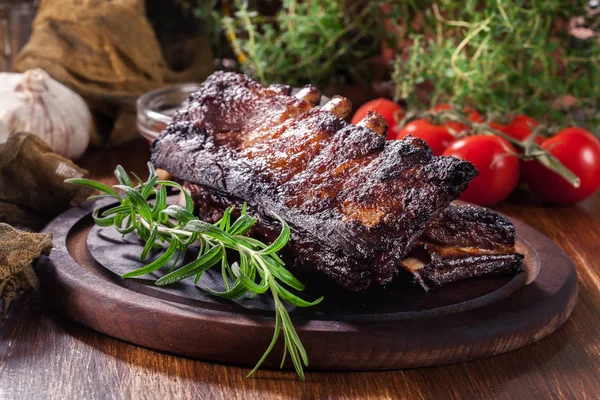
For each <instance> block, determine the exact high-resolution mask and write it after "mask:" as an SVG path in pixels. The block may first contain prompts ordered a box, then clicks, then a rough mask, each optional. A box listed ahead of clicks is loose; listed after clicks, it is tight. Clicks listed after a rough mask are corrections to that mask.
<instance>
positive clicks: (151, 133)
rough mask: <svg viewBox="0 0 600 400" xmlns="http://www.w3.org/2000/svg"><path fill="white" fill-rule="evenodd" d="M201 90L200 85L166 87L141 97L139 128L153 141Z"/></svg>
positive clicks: (138, 116)
mask: <svg viewBox="0 0 600 400" xmlns="http://www.w3.org/2000/svg"><path fill="white" fill-rule="evenodd" d="M199 88H200V83H184V84H179V85H171V86H166V87H163V88H160V89H156V90H152V91H150V92H148V93H144V94H143V95H141V96H140V97H139V98H138V100H137V103H136V108H137V128H138V130H139V131H140V133H141V134H142V136H143V137H145V138H146V139H147V140H148V141H150V142H151V141H152V140H154V139H156V138H157V137H158V135H160V134H161V132H162V131H163V130H164V129H165V128H166V127H167V125H168V124H169V122H171V119H172V118H173V114H175V112H176V111H177V110H178V109H179V108H180V107H181V105H182V104H183V102H184V101H185V100H186V99H187V98H188V97H189V96H190V95H191V94H192V93H194V92H195V91H197V90H198V89H199Z"/></svg>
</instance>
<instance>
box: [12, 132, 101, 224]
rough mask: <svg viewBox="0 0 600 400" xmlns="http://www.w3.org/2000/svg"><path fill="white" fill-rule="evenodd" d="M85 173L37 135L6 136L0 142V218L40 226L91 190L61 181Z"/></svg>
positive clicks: (82, 199)
mask: <svg viewBox="0 0 600 400" xmlns="http://www.w3.org/2000/svg"><path fill="white" fill-rule="evenodd" d="M86 175H87V171H86V170H84V169H82V168H80V167H78V166H77V165H76V164H74V163H73V162H72V161H70V160H68V159H66V158H64V157H61V156H59V155H58V154H55V153H53V152H52V150H51V149H50V146H48V145H47V144H46V143H45V142H44V141H42V140H41V139H40V138H39V137H37V136H35V135H32V134H30V133H22V132H20V133H15V134H13V135H11V136H9V138H8V141H7V142H6V143H5V144H3V145H0V222H7V223H9V224H11V225H13V226H19V227H27V228H29V229H32V230H39V229H41V228H42V227H43V226H44V225H45V224H46V223H47V222H48V221H49V220H50V219H52V218H54V217H55V216H56V215H58V214H59V213H61V212H63V211H65V210H66V209H68V208H70V207H72V206H74V205H78V204H81V203H82V202H84V201H85V199H86V198H87V197H88V196H89V195H90V194H91V192H92V191H91V190H90V189H87V188H84V187H81V186H75V185H71V184H67V183H65V182H64V180H65V179H67V178H81V177H83V176H86Z"/></svg>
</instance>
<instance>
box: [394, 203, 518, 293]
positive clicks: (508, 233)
mask: <svg viewBox="0 0 600 400" xmlns="http://www.w3.org/2000/svg"><path fill="white" fill-rule="evenodd" d="M515 239H516V234H515V227H514V225H513V224H512V223H511V222H510V221H509V220H508V219H506V218H505V217H503V216H501V215H498V214H496V213H494V212H492V211H490V210H486V209H483V208H477V207H472V206H452V205H451V206H449V207H448V208H446V209H445V210H444V211H443V213H442V215H441V216H440V217H439V218H438V219H437V220H435V221H434V222H432V223H431V224H430V225H429V227H428V229H427V230H426V231H425V233H424V234H423V235H422V236H421V238H420V239H419V240H418V241H417V243H416V244H415V246H414V248H413V249H412V250H411V252H410V253H409V254H408V256H407V257H406V258H405V259H404V260H403V261H402V266H403V267H404V268H405V269H406V270H408V271H409V272H411V273H412V274H413V275H414V276H415V279H416V280H417V281H418V282H419V283H420V284H421V286H423V288H424V289H425V290H429V289H431V288H434V287H438V286H442V285H445V284H447V283H450V282H454V281H458V280H462V279H466V278H473V277H485V276H493V275H500V274H511V273H517V272H520V271H522V269H521V261H522V259H523V256H522V255H521V254H518V253H517V252H516V251H515Z"/></svg>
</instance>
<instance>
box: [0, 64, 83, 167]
mask: <svg viewBox="0 0 600 400" xmlns="http://www.w3.org/2000/svg"><path fill="white" fill-rule="evenodd" d="M0 121H2V122H4V124H5V125H6V128H7V129H8V132H9V134H12V133H14V132H19V131H25V132H31V133H33V134H35V135H38V136H39V137H40V138H42V140H44V141H45V142H46V143H48V144H49V145H50V147H51V148H52V150H53V151H54V152H55V153H58V154H60V155H62V156H65V157H67V158H70V159H77V158H79V157H81V155H82V154H83V152H84V151H85V149H86V148H87V146H88V144H89V141H90V131H91V129H92V116H91V114H90V110H89V108H88V106H87V104H86V103H85V101H84V100H83V99H82V98H81V96H79V95H78V94H77V93H75V92H74V91H72V90H71V89H69V88H68V87H66V86H65V85H63V84H62V83H60V82H58V81H56V80H54V79H52V78H51V77H50V75H48V74H47V73H46V71H44V70H41V69H33V70H29V71H26V72H25V73H23V74H16V73H0ZM7 137H8V136H7V135H2V133H1V132H0V143H1V142H4V141H5V140H6V138H7Z"/></svg>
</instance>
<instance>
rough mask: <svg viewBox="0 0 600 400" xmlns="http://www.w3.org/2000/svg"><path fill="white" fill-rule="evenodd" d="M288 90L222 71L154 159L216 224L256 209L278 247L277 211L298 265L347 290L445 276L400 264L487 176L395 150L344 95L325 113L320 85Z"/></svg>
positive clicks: (289, 255) (428, 264)
mask: <svg viewBox="0 0 600 400" xmlns="http://www.w3.org/2000/svg"><path fill="white" fill-rule="evenodd" d="M290 93H291V89H290V88H289V87H287V86H282V85H273V86H269V87H267V88H265V87H263V86H261V85H260V84H258V83H256V82H254V81H252V80H251V79H250V78H248V77H246V76H245V75H240V74H235V73H226V72H216V73H214V74H213V75H211V76H210V77H209V78H208V79H207V80H206V81H205V82H204V84H203V86H202V88H201V89H200V90H199V91H198V92H196V93H195V94H193V95H192V96H191V97H190V98H189V99H188V101H187V102H186V103H185V104H184V106H183V107H182V108H181V109H180V110H179V111H178V112H177V114H176V115H175V116H174V118H173V122H172V123H171V124H170V125H169V126H168V127H167V129H166V130H165V131H164V132H163V134H162V135H161V137H160V138H159V139H157V140H156V141H155V142H154V143H153V145H152V162H153V163H154V165H155V166H156V167H158V168H162V169H165V170H167V171H169V172H170V173H171V174H173V175H174V176H175V177H176V178H177V179H179V180H182V181H184V182H186V185H187V187H188V189H189V190H190V192H191V193H192V195H193V197H194V199H195V201H196V202H197V204H198V206H199V212H200V214H201V215H203V216H204V217H205V218H206V219H208V220H210V219H211V218H212V219H214V218H216V217H218V215H219V214H220V212H221V211H222V210H223V209H224V208H226V207H228V206H230V205H232V204H238V205H241V204H242V203H244V202H246V203H247V204H248V210H249V213H251V214H252V215H253V216H255V217H257V218H258V224H257V228H256V230H255V232H254V234H255V235H257V236H259V237H262V238H263V239H265V240H272V239H274V238H275V237H276V235H277V233H278V230H279V229H280V227H279V223H278V222H277V220H276V219H275V218H274V217H273V214H277V215H279V216H280V217H282V218H283V219H284V220H285V221H287V222H288V224H289V225H290V228H291V230H292V236H291V239H290V242H289V243H288V245H287V246H286V248H285V254H283V255H284V257H286V261H287V263H288V265H290V264H291V265H292V266H296V267H298V268H300V267H302V268H313V269H316V270H319V271H321V272H323V273H324V274H326V275H327V276H329V277H330V278H331V279H333V280H334V281H336V282H338V283H340V284H341V285H343V286H345V287H346V288H348V289H349V290H354V291H361V290H365V289H367V288H369V287H371V286H382V285H385V284H387V283H389V282H390V281H391V280H392V279H393V277H394V276H395V275H396V274H397V272H398V270H399V269H401V268H402V267H404V268H405V269H409V270H411V272H413V273H415V276H417V278H418V277H419V276H420V275H419V273H420V274H421V276H423V277H424V276H426V275H427V271H429V270H430V269H433V268H437V264H435V263H436V262H437V259H434V258H432V257H429V258H427V259H426V260H422V259H421V258H418V257H416V256H411V257H412V258H413V259H414V260H421V261H419V262H417V261H414V262H413V264H412V265H413V268H412V269H411V268H408V267H407V266H406V265H404V264H403V263H402V261H403V259H404V258H405V257H406V256H407V254H408V253H409V252H411V251H412V252H415V251H417V250H415V249H417V247H419V246H421V247H423V246H424V243H425V242H423V241H422V240H421V239H420V238H421V236H422V235H423V233H424V232H425V230H426V229H427V227H428V226H429V225H430V224H431V223H432V222H433V221H436V220H437V219H438V218H440V217H442V212H443V211H444V210H445V209H446V208H447V207H448V205H449V203H450V202H451V201H452V200H454V199H456V198H457V197H458V196H459V194H460V193H461V192H462V191H463V190H464V189H465V188H466V187H467V184H468V183H469V181H470V180H471V179H472V178H473V177H474V176H475V175H476V174H477V172H476V170H475V168H474V167H473V165H472V164H470V163H469V162H466V161H462V160H459V159H456V158H452V157H434V156H433V154H432V152H431V149H430V148H429V147H428V146H427V144H426V143H425V142H424V141H422V140H420V139H417V138H412V137H409V138H407V139H405V140H397V141H389V142H386V140H385V133H386V130H387V125H386V124H385V120H384V119H383V118H382V117H380V116H379V115H377V114H369V115H368V116H367V117H365V119H364V120H363V121H362V122H361V123H360V124H358V125H351V124H348V123H347V122H345V121H344V118H345V117H347V116H348V115H349V113H350V111H351V108H352V107H351V104H350V102H349V101H348V100H347V99H345V98H342V97H334V98H333V99H332V100H331V101H329V102H328V103H327V104H326V105H324V106H323V107H320V108H318V107H315V106H316V105H317V104H319V102H320V98H321V95H320V93H319V91H318V90H317V89H316V88H314V87H312V86H307V87H306V88H304V89H303V90H302V91H300V92H299V93H298V94H296V95H295V96H291V95H290ZM442 234H443V233H440V235H442ZM435 235H436V231H433V233H432V237H436V236H435ZM513 236H514V233H513ZM427 243H429V242H427ZM513 243H514V237H513ZM428 246H429V247H431V248H433V245H428ZM492 251H493V250H492ZM513 252H514V251H513ZM442 264H443V262H442ZM413 270H414V271H413ZM499 270H503V268H499ZM430 275H431V274H430ZM426 280H427V279H426V278H421V279H419V281H420V282H421V283H423V282H425V281H426ZM441 280H444V279H441ZM446 280H448V279H446ZM450 280H451V279H450ZM440 283H444V282H441V281H440ZM429 286H435V283H434V284H431V283H430V284H428V285H426V287H429Z"/></svg>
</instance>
